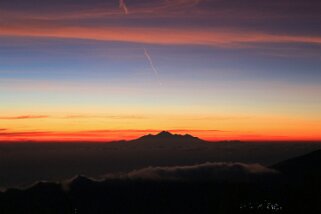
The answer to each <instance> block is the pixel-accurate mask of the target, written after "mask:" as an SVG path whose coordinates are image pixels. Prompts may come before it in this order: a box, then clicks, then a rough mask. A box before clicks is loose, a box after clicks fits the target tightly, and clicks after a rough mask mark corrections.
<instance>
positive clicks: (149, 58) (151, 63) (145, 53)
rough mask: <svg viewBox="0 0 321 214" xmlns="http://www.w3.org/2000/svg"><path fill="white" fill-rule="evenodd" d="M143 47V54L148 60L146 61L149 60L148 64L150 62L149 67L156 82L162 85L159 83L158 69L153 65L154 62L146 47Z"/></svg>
mask: <svg viewBox="0 0 321 214" xmlns="http://www.w3.org/2000/svg"><path fill="white" fill-rule="evenodd" d="M143 49H144V55H145V56H146V58H147V60H148V62H149V64H150V67H151V68H152V70H153V71H154V73H155V76H156V78H157V81H158V83H159V84H160V85H162V83H161V82H160V80H159V75H158V71H157V69H156V68H155V66H154V63H153V60H152V58H151V57H150V55H149V54H148V52H147V50H146V48H143Z"/></svg>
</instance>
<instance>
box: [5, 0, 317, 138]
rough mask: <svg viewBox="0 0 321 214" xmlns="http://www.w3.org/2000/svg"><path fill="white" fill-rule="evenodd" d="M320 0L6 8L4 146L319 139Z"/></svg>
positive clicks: (70, 1) (22, 1)
mask: <svg viewBox="0 0 321 214" xmlns="http://www.w3.org/2000/svg"><path fill="white" fill-rule="evenodd" d="M320 10H321V1H319V0H278V1H271V0H261V1H257V0H224V1H223V0H123V1H122V0H120V1H119V0H77V1H75V0H29V1H26V0H1V1H0V140H1V141H24V140H34V141H56V140H59V141H69V140H70V141H77V140H83V141H110V140H116V139H117V140H118V139H132V138H135V137H138V136H141V135H144V134H146V133H157V132H159V131H160V130H169V131H172V132H174V133H190V134H193V135H196V136H198V137H201V138H204V139H207V140H213V141H214V140H313V141H317V140H321V27H320V26H321V15H320Z"/></svg>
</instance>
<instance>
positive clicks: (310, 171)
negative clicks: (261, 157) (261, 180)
mask: <svg viewBox="0 0 321 214" xmlns="http://www.w3.org/2000/svg"><path fill="white" fill-rule="evenodd" d="M272 168H274V169H276V170H278V171H280V172H282V173H284V174H285V175H287V176H291V177H294V178H298V179H313V180H314V179H321V150H317V151H314V152H311V153H308V154H306V155H303V156H299V157H295V158H292V159H289V160H285V161H282V162H280V163H277V164H275V165H273V166H272Z"/></svg>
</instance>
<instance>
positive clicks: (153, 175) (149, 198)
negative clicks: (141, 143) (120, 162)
mask: <svg viewBox="0 0 321 214" xmlns="http://www.w3.org/2000/svg"><path fill="white" fill-rule="evenodd" d="M320 161H321V156H320V151H317V152H313V153H311V154H307V155H305V156H302V157H298V158H294V159H290V160H287V161H284V162H281V163H279V164H276V165H274V166H272V167H273V168H274V169H271V168H266V167H264V166H262V165H259V164H243V163H203V164H198V165H192V166H176V167H149V168H144V169H140V170H135V171H131V172H128V173H123V174H109V175H106V176H105V178H104V179H103V180H99V181H98V180H92V179H89V178H86V177H84V176H77V177H75V178H74V179H72V180H70V181H65V182H61V183H44V182H39V183H37V184H35V185H33V186H31V187H30V188H27V189H24V190H19V189H10V190H7V191H5V192H2V193H0V213H4V214H6V213H8V214H10V213H24V214H29V213H30V214H38V213H39V214H47V213H48V214H49V213H50V214H51V213H52V214H65V213H66V214H72V213H78V214H82V213H83V214H87V213H88V214H89V213H90V214H91V213H95V214H100V213H101V214H103V213H104V214H108V213H115V214H116V213H117V214H118V213H120V214H127V213H128V214H131V213H140V214H144V213H148V214H150V213H155V214H158V213H162V214H163V213H173V214H180V213H182V214H186V213H191V214H195V213H200V214H201V213H233V214H234V213H291V214H292V213H309V214H313V213H321V188H320V187H321V185H320V184H321V181H320V179H317V178H320V177H319V175H320V174H319V173H320V170H321V169H320ZM306 175H309V176H306Z"/></svg>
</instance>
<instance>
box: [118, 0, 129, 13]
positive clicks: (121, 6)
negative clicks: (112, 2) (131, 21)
mask: <svg viewBox="0 0 321 214" xmlns="http://www.w3.org/2000/svg"><path fill="white" fill-rule="evenodd" d="M119 8H121V9H123V10H124V12H125V14H128V8H127V5H126V3H125V0H119Z"/></svg>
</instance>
